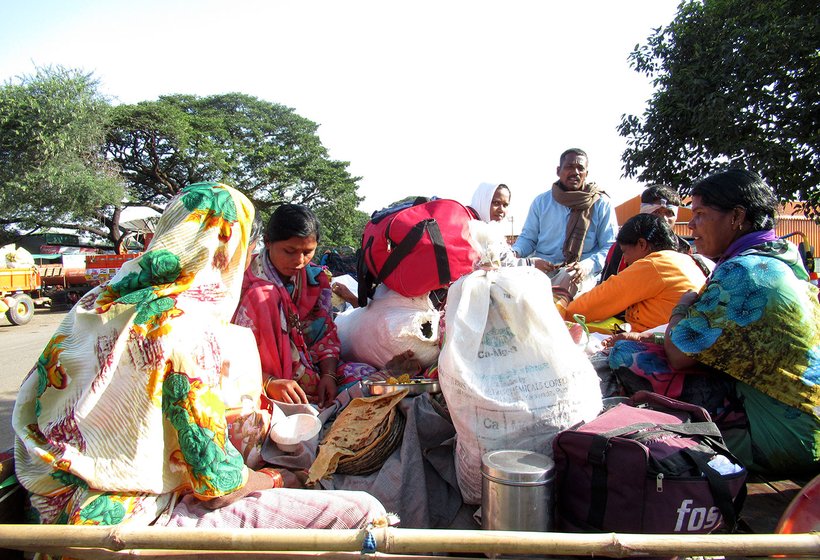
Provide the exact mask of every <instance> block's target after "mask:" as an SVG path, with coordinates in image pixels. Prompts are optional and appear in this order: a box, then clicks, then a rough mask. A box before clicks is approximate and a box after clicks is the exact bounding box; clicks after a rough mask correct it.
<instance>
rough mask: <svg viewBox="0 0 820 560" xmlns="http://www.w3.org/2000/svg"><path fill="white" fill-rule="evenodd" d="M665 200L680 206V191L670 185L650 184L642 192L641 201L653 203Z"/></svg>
mask: <svg viewBox="0 0 820 560" xmlns="http://www.w3.org/2000/svg"><path fill="white" fill-rule="evenodd" d="M661 200H665V201H666V202H667V203H668V204H671V205H673V206H680V195H679V194H678V191H676V190H675V189H673V188H672V187H670V186H668V185H649V186H648V187H646V189H644V191H643V192H642V193H641V202H645V203H647V204H648V203H652V202H660V201H661Z"/></svg>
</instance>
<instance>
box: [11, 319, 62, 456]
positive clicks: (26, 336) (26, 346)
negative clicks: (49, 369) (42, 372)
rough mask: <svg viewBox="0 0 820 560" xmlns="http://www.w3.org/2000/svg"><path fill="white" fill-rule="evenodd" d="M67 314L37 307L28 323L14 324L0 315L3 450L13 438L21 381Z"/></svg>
mask: <svg viewBox="0 0 820 560" xmlns="http://www.w3.org/2000/svg"><path fill="white" fill-rule="evenodd" d="M66 313H68V311H67V310H63V311H51V310H49V309H37V310H35V312H34V317H33V318H32V319H31V321H30V322H29V323H28V324H26V325H12V324H11V323H9V321H8V319H6V316H5V315H2V314H0V372H1V373H0V450H5V449H8V448H9V447H11V445H12V443H13V441H14V438H13V436H12V429H11V412H12V410H13V409H14V400H15V399H16V398H17V390H18V389H19V388H20V383H21V382H22V381H23V378H24V377H25V376H26V374H27V373H28V372H29V371H30V370H31V368H32V367H33V366H34V364H35V363H36V362H37V358H39V357H40V353H41V352H42V351H43V348H45V345H46V344H47V343H48V341H49V339H50V338H51V335H52V333H53V332H54V330H55V329H56V328H57V325H59V324H60V321H62V320H63V317H65V315H66Z"/></svg>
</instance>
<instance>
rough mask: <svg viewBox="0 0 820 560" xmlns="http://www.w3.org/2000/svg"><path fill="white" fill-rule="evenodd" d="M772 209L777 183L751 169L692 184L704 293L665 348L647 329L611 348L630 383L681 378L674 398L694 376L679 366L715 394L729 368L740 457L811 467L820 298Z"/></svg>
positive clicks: (756, 464) (817, 457)
mask: <svg viewBox="0 0 820 560" xmlns="http://www.w3.org/2000/svg"><path fill="white" fill-rule="evenodd" d="M775 212H776V201H775V199H774V196H773V194H772V191H771V188H770V187H768V186H767V185H766V184H765V183H764V182H763V181H762V179H761V178H760V177H759V176H758V175H756V174H754V173H751V172H749V171H744V170H729V171H725V172H722V173H717V174H714V175H712V176H710V177H707V178H706V179H703V180H701V181H700V182H698V183H696V184H695V186H694V187H693V189H692V219H691V220H690V222H689V228H690V229H691V230H692V235H693V237H694V243H695V247H696V248H697V251H698V253H700V254H703V255H706V256H707V257H711V258H713V259H715V260H716V261H717V266H716V267H715V270H714V271H713V273H712V275H711V276H710V277H709V279H708V280H707V282H706V285H705V286H704V288H703V289H702V290H701V291H700V293H695V292H689V293H687V294H685V295H684V296H683V297H682V298H681V300H680V302H679V304H678V305H677V306H676V307H675V309H674V310H673V311H672V315H671V317H670V320H669V325H668V327H667V330H666V334H665V337H664V340H663V351H662V352H659V351H658V348H657V347H656V348H654V351H653V349H649V348H647V345H646V344H645V341H643V340H642V339H641V335H632V336H625V337H619V338H621V339H624V338H625V339H627V340H621V341H618V342H616V343H615V344H614V346H613V349H612V351H611V353H610V366H611V367H612V369H613V370H615V371H616V373H617V374H618V375H619V377H620V378H621V379H622V380H624V381H625V385H632V386H633V387H634V383H635V380H636V377H637V378H640V377H641V376H642V377H643V378H644V379H645V380H648V381H650V382H652V381H655V382H657V381H658V380H659V379H661V378H663V379H664V381H665V382H666V383H667V385H668V386H671V385H673V384H674V383H672V381H673V380H674V379H676V378H677V379H678V380H679V381H682V385H683V389H682V393H681V395H673V396H681V398H686V395H687V389H686V387H687V383H688V381H689V380H690V379H697V377H691V376H690V375H686V374H685V373H682V372H690V373H693V372H700V373H701V374H703V373H704V372H706V379H708V380H710V381H711V382H713V383H712V384H711V387H712V388H714V389H716V390H723V389H725V387H726V384H725V382H724V380H725V379H726V378H724V377H723V374H725V375H726V376H728V379H730V380H731V383H730V384H729V387H730V389H729V392H728V397H729V399H728V400H729V401H731V402H734V403H736V404H739V405H740V406H741V407H742V411H743V412H744V413H745V424H744V425H743V426H742V429H740V430H727V431H726V432H725V435H726V438H727V443H729V444H730V446H731V447H732V450H733V451H734V452H735V453H736V455H738V457H739V458H741V460H742V461H743V462H744V463H746V465H747V466H748V467H749V468H750V469H752V470H758V471H765V472H771V473H790V472H794V471H806V472H810V473H815V472H818V470H820V385H818V384H820V303H818V292H817V288H816V287H815V286H813V285H812V284H811V283H809V282H808V281H807V280H808V273H807V272H806V269H805V268H804V266H803V264H802V261H801V260H800V257H799V254H798V252H797V249H796V247H795V246H794V245H792V244H791V243H789V242H788V241H785V240H783V239H779V238H778V237H777V236H776V235H775V233H774V231H773V228H774V220H775V215H776V214H775ZM630 339H631V340H630ZM647 352H649V353H650V354H651V355H652V357H653V359H651V360H647V359H646V357H645V355H646V353H647ZM650 364H651V365H650ZM636 374H637V375H636ZM699 378H700V381H702V380H703V379H704V376H703V375H701V376H699ZM707 385H708V384H707ZM653 387H654V388H656V389H657V385H656V384H653ZM635 388H637V387H635ZM701 392H702V393H704V394H705V396H706V397H708V396H709V395H708V392H709V391H708V390H705V391H704V390H703V389H701ZM689 394H691V392H690V393H689ZM698 404H700V403H698ZM712 412H718V413H719V412H721V410H714V409H713V410H712Z"/></svg>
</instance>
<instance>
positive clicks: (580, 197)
mask: <svg viewBox="0 0 820 560" xmlns="http://www.w3.org/2000/svg"><path fill="white" fill-rule="evenodd" d="M602 192H603V191H600V190H598V186H597V185H596V184H595V183H587V184H586V185H584V187H583V188H582V189H581V190H578V191H565V190H564V189H563V188H561V185H559V184H558V182H557V181H556V182H555V183H553V184H552V198H553V199H555V202H557V203H558V204H562V205H563V206H566V207H567V208H569V209H570V210H571V212H570V214H569V219H568V220H567V238H566V239H565V240H564V247H563V251H564V264H571V263H574V262H577V261H578V260H580V258H581V251H582V249H583V248H584V238H585V237H586V235H587V230H588V229H589V224H590V223H592V220H591V219H590V215H591V214H592V205H593V204H595V201H596V200H598V199H599V198H600V197H601V193H602Z"/></svg>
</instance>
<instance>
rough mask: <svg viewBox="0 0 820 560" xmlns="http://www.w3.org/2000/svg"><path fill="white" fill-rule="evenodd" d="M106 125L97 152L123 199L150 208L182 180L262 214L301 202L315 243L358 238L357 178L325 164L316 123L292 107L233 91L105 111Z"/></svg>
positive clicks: (173, 191)
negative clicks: (316, 224)
mask: <svg viewBox="0 0 820 560" xmlns="http://www.w3.org/2000/svg"><path fill="white" fill-rule="evenodd" d="M111 122H112V126H111V128H110V130H109V133H108V136H107V138H106V153H107V156H108V157H109V158H110V159H111V160H112V161H114V162H116V163H117V164H118V165H119V167H120V168H121V170H122V173H123V176H124V177H125V179H126V181H127V188H128V195H129V198H130V199H131V200H134V201H139V202H140V203H142V204H144V205H147V206H151V207H154V208H156V209H158V210H159V209H161V208H162V207H164V205H165V203H166V202H167V201H168V200H169V199H170V198H171V197H172V196H174V195H175V194H176V193H177V192H179V189H181V188H182V187H184V186H185V185H186V184H189V183H195V182H199V181H222V182H225V183H228V184H230V185H232V186H234V187H236V188H237V189H239V190H240V191H242V192H243V193H244V194H246V195H247V196H248V197H249V198H250V199H251V200H252V201H253V203H254V205H255V206H256V209H257V211H258V212H261V213H262V214H263V215H265V216H267V215H269V214H270V213H271V212H272V210H273V208H275V207H276V206H277V205H279V204H282V203H285V202H292V203H298V204H305V205H306V206H309V207H310V208H312V209H313V210H314V211H315V212H316V213H317V215H318V216H319V217H320V219H321V220H322V226H323V240H322V242H323V243H324V244H340V245H345V244H352V243H353V241H355V243H356V244H358V243H359V242H360V240H361V238H360V236H361V228H362V227H363V225H361V224H360V222H361V221H362V216H360V215H359V214H363V213H362V212H359V211H357V210H356V207H357V206H358V204H359V202H360V201H361V199H360V198H359V196H358V195H357V193H356V189H357V185H356V182H357V181H358V180H359V178H358V177H352V176H351V175H350V174H349V173H348V171H347V167H348V165H349V164H348V162H342V161H335V160H332V159H330V158H329V156H328V152H327V150H326V149H325V147H324V146H323V145H322V143H321V141H320V139H319V137H318V135H317V134H316V131H317V129H318V125H317V124H316V123H314V122H312V121H310V120H308V119H306V118H304V117H301V116H299V115H297V114H296V113H295V112H294V111H293V109H290V108H288V107H285V106H282V105H279V104H276V103H270V102H267V101H263V100H260V99H257V98H255V97H252V96H249V95H245V94H241V93H228V94H220V95H212V96H208V97H197V96H193V95H169V96H163V97H160V98H159V99H158V100H157V101H146V102H142V103H137V104H136V105H121V106H118V107H115V108H114V109H113V117H112V121H111ZM365 221H366V220H365ZM360 226H361V227H360Z"/></svg>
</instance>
